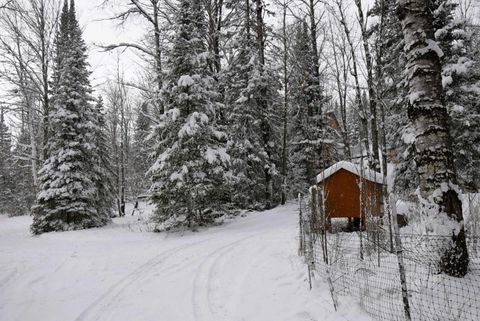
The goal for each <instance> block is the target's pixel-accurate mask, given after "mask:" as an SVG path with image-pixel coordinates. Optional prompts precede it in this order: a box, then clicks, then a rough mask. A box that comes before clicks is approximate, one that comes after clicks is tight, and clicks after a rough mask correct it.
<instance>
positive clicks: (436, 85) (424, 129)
mask: <svg viewBox="0 0 480 321" xmlns="http://www.w3.org/2000/svg"><path fill="white" fill-rule="evenodd" d="M429 4H430V3H429V2H428V1H424V0H398V5H399V11H398V14H399V18H400V21H401V22H402V31H403V36H404V40H405V53H406V57H407V65H406V67H407V68H406V71H407V79H408V87H409V104H408V115H409V118H410V121H411V123H412V126H413V127H414V128H415V133H416V137H415V162H416V164H417V172H418V176H419V183H420V184H419V194H420V195H419V199H420V201H421V202H422V215H423V216H425V217H428V218H429V219H430V220H431V221H430V224H429V225H428V226H426V229H427V230H428V231H433V232H434V233H436V234H441V235H450V236H451V238H452V239H451V242H449V243H448V244H447V245H446V247H445V248H442V249H440V251H441V260H440V262H439V266H440V268H441V270H442V271H443V272H444V273H446V274H448V275H451V276H456V277H463V276H465V274H466V273H467V271H468V262H469V257H468V251H467V246H466V240H465V229H464V226H463V215H462V203H461V201H460V199H459V195H458V192H457V191H458V189H457V188H456V185H455V184H456V172H455V167H454V163H453V160H454V158H453V153H452V146H451V144H450V143H451V137H450V131H449V126H448V122H449V116H448V112H447V108H446V106H445V104H444V92H443V88H442V65H441V61H440V57H441V56H442V51H441V49H440V48H439V46H438V44H437V42H436V41H435V30H434V26H433V23H434V16H433V12H432V11H431V8H430V7H429Z"/></svg>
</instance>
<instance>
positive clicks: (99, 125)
mask: <svg viewBox="0 0 480 321" xmlns="http://www.w3.org/2000/svg"><path fill="white" fill-rule="evenodd" d="M90 116H93V117H91V122H92V124H93V126H92V132H93V133H94V137H93V138H94V142H95V150H94V151H93V153H92V155H93V157H94V159H95V161H96V162H95V167H94V169H95V171H96V175H95V177H96V181H95V183H96V188H97V212H98V213H99V215H100V216H101V217H104V218H105V219H106V218H109V217H111V216H112V215H113V213H112V210H113V205H114V202H115V201H114V200H115V187H114V186H115V183H114V181H113V177H114V172H113V164H112V157H111V155H112V153H111V152H112V148H111V145H110V144H109V140H108V133H107V122H106V119H105V107H104V105H103V99H102V97H101V96H99V97H98V99H97V103H96V105H95V109H94V114H91V115H90Z"/></svg>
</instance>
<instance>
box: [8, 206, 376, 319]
mask: <svg viewBox="0 0 480 321" xmlns="http://www.w3.org/2000/svg"><path fill="white" fill-rule="evenodd" d="M127 219H128V218H127ZM127 219H124V218H122V219H117V220H116V221H115V224H111V225H109V226H108V227H106V228H102V229H95V230H86V231H75V232H64V233H49V234H45V235H42V236H40V237H32V236H30V235H29V233H28V225H29V224H30V221H31V220H30V218H28V217H17V218H7V217H4V216H2V217H0V320H2V321H14V320H18V321H29V320H35V321H43V320H45V321H57V320H58V321H68V320H72V321H73V320H76V321H88V320H101V321H108V320H115V321H141V320H152V321H153V320H155V321H157V320H158V321H177V320H178V321H189V320H193V321H216V320H219V321H230V320H232V321H233V320H248V321H250V320H252V321H253V320H262V321H268V320H272V321H273V320H275V321H279V320H292V321H301V320H325V321H327V320H352V321H353V320H368V317H365V316H364V315H362V313H360V311H359V309H358V307H357V306H356V305H355V304H353V303H352V302H349V301H345V300H342V302H343V304H342V306H341V309H340V311H339V312H334V310H333V306H332V305H331V299H330V296H329V293H328V290H327V288H328V287H327V286H326V285H325V284H323V283H321V282H318V284H316V286H315V288H314V289H313V290H312V291H309V290H308V285H307V283H306V282H307V281H306V280H307V274H306V268H305V266H304V264H303V263H302V261H301V259H300V258H299V257H298V256H297V255H296V252H297V242H296V236H297V228H296V222H297V215H296V207H295V205H289V206H285V207H280V208H277V209H274V210H271V211H267V212H262V213H251V214H249V215H248V216H247V217H239V218H237V219H235V220H234V221H232V222H229V223H226V224H224V225H222V226H218V227H213V228H210V229H207V230H203V231H201V232H197V233H191V232H189V233H185V234H183V235H179V234H165V233H161V234H155V233H148V232H144V233H139V232H132V231H131V230H129V229H128V228H126V224H125V223H126V220H127ZM130 220H131V219H130Z"/></svg>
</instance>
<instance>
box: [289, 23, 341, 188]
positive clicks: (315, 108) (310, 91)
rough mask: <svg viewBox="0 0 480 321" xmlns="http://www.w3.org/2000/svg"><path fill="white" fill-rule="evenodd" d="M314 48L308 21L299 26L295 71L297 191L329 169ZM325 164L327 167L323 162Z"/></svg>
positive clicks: (293, 157)
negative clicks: (326, 167) (324, 152)
mask: <svg viewBox="0 0 480 321" xmlns="http://www.w3.org/2000/svg"><path fill="white" fill-rule="evenodd" d="M313 57H314V55H313V48H312V44H311V41H310V32H309V28H308V25H307V23H306V21H300V22H298V23H297V24H296V35H295V39H294V42H293V48H292V61H291V65H292V66H293V68H292V71H291V74H292V76H291V85H290V91H291V104H292V108H291V119H292V120H291V123H292V128H291V133H290V137H291V142H290V144H289V145H290V150H291V160H292V167H293V168H292V177H291V179H290V181H292V182H295V184H296V185H297V186H296V188H297V192H298V191H300V190H305V189H307V188H308V186H310V185H312V184H315V177H316V175H317V174H318V173H319V172H320V171H321V169H322V167H325V166H329V165H331V164H328V162H329V161H330V162H332V161H335V160H327V159H326V157H325V155H322V152H323V150H322V149H323V147H324V144H325V139H324V138H325V130H324V124H323V119H322V104H323V99H324V97H323V95H322V92H321V88H320V84H319V80H318V76H317V75H316V74H315V69H314V66H315V64H314V58H313ZM320 161H323V162H324V164H322V163H320Z"/></svg>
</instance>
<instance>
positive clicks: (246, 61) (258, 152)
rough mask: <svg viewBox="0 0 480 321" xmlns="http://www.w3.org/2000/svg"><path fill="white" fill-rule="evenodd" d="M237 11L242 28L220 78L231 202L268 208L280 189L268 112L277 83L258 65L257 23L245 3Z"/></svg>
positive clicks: (275, 142) (272, 117)
mask: <svg viewBox="0 0 480 321" xmlns="http://www.w3.org/2000/svg"><path fill="white" fill-rule="evenodd" d="M239 10H241V13H242V15H241V17H242V19H243V23H242V25H241V27H240V29H239V30H238V32H237V37H236V38H235V40H234V43H233V44H232V50H233V51H235V52H236V54H235V56H234V57H233V59H232V62H231V64H230V66H228V68H226V70H225V71H224V73H223V75H222V77H221V79H222V80H224V81H225V83H226V85H225V86H226V89H225V92H226V94H225V101H226V104H227V116H226V118H227V123H228V130H229V134H230V136H231V141H230V144H229V154H230V155H231V156H232V168H233V172H234V181H233V185H232V194H233V199H232V201H233V203H234V204H235V205H236V206H238V207H241V208H252V207H266V208H268V207H271V206H272V205H273V203H274V202H275V199H274V197H273V196H274V195H278V193H275V192H274V191H275V190H277V189H278V188H279V187H280V185H279V179H278V172H277V164H278V163H279V158H280V155H279V151H280V147H277V145H278V146H279V144H278V137H277V135H276V133H277V132H278V129H277V123H278V115H275V109H274V108H275V106H276V105H277V99H278V93H277V90H278V88H279V85H280V84H279V82H278V77H277V76H276V74H275V72H274V71H273V70H271V69H270V68H269V66H268V65H267V64H266V63H265V61H262V57H261V56H262V54H261V52H262V50H264V49H261V48H259V47H258V46H259V45H258V43H259V41H258V35H255V34H254V33H253V28H254V27H257V29H258V27H259V26H258V24H259V22H258V21H257V22H256V24H254V22H253V21H254V20H253V19H252V14H253V7H252V6H251V2H250V1H249V0H248V1H245V2H242V3H241V4H239ZM261 28H262V30H263V29H264V26H262V27H261ZM255 37H257V39H255ZM263 59H265V58H263Z"/></svg>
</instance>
